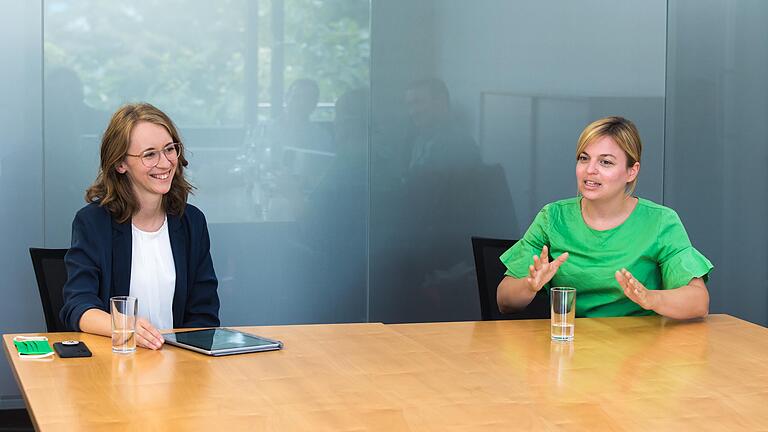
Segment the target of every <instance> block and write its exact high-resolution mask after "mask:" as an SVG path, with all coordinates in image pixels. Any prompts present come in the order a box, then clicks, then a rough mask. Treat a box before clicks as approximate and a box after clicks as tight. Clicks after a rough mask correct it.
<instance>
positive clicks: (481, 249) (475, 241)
mask: <svg viewBox="0 0 768 432" xmlns="http://www.w3.org/2000/svg"><path fill="white" fill-rule="evenodd" d="M515 243H517V240H506V239H494V238H484V237H472V252H473V253H474V255H475V272H476V273H477V288H478V292H479V294H480V315H481V316H482V319H483V320H484V321H487V320H504V319H539V318H549V314H550V313H549V309H550V308H549V296H547V293H546V292H545V290H541V291H539V293H538V294H536V297H534V298H533V300H532V301H531V304H529V305H528V307H527V308H525V310H523V311H520V312H516V313H510V314H503V313H501V312H499V306H498V304H497V303H496V288H498V286H499V283H500V282H501V280H502V279H503V278H504V273H505V271H506V268H505V267H504V264H502V263H501V261H500V260H499V256H501V254H503V253H504V252H505V251H506V250H507V249H509V248H511V247H512V245H514V244H515Z"/></svg>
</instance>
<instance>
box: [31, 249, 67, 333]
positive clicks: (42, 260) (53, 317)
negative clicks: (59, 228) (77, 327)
mask: <svg viewBox="0 0 768 432" xmlns="http://www.w3.org/2000/svg"><path fill="white" fill-rule="evenodd" d="M66 253H67V249H39V248H29V255H30V256H32V266H33V267H34V268H35V277H36V278H37V288H38V290H40V301H41V302H42V303H43V313H45V326H46V327H47V328H48V331H49V332H62V331H67V328H66V327H65V326H64V324H63V323H62V322H61V320H60V319H59V311H60V310H61V307H62V306H63V305H64V297H63V295H62V289H63V288H64V284H65V283H66V282H67V269H66V267H65V266H64V255H66Z"/></svg>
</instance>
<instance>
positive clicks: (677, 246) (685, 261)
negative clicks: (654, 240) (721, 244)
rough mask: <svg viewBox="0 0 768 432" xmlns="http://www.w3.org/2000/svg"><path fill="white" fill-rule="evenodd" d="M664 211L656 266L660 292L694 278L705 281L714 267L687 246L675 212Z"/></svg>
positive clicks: (700, 254) (686, 235) (691, 247)
mask: <svg viewBox="0 0 768 432" xmlns="http://www.w3.org/2000/svg"><path fill="white" fill-rule="evenodd" d="M667 210H668V211H667V212H665V215H664V217H663V218H662V221H661V225H660V230H659V237H658V241H659V244H660V249H659V266H660V267H661V277H662V280H663V282H664V289H674V288H679V287H681V286H683V285H687V284H688V283H689V282H690V281H691V279H693V278H697V277H700V278H703V279H704V281H705V282H706V281H707V279H708V277H709V273H710V272H711V271H712V269H714V266H713V265H712V263H711V262H710V261H709V260H708V259H707V257H705V256H704V255H703V254H702V253H701V252H699V251H698V250H696V248H694V247H693V246H692V245H691V241H690V239H689V238H688V233H687V232H686V231H685V227H683V223H682V221H680V217H679V216H678V215H677V213H676V212H675V211H674V210H671V209H667Z"/></svg>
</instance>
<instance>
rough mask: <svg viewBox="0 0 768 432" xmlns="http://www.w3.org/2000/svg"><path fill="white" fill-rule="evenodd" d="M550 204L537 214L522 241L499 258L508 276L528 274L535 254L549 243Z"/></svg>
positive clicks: (539, 252) (520, 276) (517, 276)
mask: <svg viewBox="0 0 768 432" xmlns="http://www.w3.org/2000/svg"><path fill="white" fill-rule="evenodd" d="M548 231H549V214H548V206H544V208H542V209H541V210H540V211H539V214H537V215H536V218H534V220H533V222H532V223H531V226H530V227H528V231H526V232H525V235H524V236H523V238H522V239H520V241H518V242H517V243H515V244H514V245H513V246H512V247H511V248H509V250H507V251H506V252H504V253H503V254H502V255H501V256H500V257H499V259H500V260H501V262H502V263H503V264H504V266H506V267H507V271H506V273H504V274H505V275H506V276H512V277H514V278H518V279H519V278H523V277H526V276H528V267H529V266H530V265H531V264H533V256H534V255H539V254H541V248H543V247H544V245H546V244H549V235H548V234H547V233H548Z"/></svg>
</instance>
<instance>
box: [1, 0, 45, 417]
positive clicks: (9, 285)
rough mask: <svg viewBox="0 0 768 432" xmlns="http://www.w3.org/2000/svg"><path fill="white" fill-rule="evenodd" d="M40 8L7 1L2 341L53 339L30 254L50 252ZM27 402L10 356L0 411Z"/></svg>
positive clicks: (3, 79)
mask: <svg viewBox="0 0 768 432" xmlns="http://www.w3.org/2000/svg"><path fill="white" fill-rule="evenodd" d="M40 12H41V8H40V4H39V3H38V2H29V1H26V0H0V62H1V63H2V65H3V67H2V68H0V95H2V98H0V131H2V133H0V237H2V241H1V242H0V274H2V275H3V281H2V283H0V297H1V298H2V301H0V333H20V332H38V331H45V321H44V319H43V308H42V306H41V304H40V296H39V295H38V292H37V285H36V283H35V275H34V272H33V270H32V261H31V260H30V257H29V250H28V249H29V247H31V246H35V247H42V246H43V186H42V182H43V169H42V164H41V161H42V158H43V155H42V151H43V143H42V135H41V133H40V125H41V124H42V94H41V89H40V76H41V73H42V67H43V66H42V62H41V56H40V45H41V35H42V26H41V23H40ZM23 406H24V402H23V400H22V399H21V395H20V394H19V389H18V387H17V386H16V382H15V380H14V378H13V374H12V373H11V371H10V369H9V367H8V363H7V361H6V356H5V355H3V356H2V359H1V360H0V409H5V408H22V407H23Z"/></svg>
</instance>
